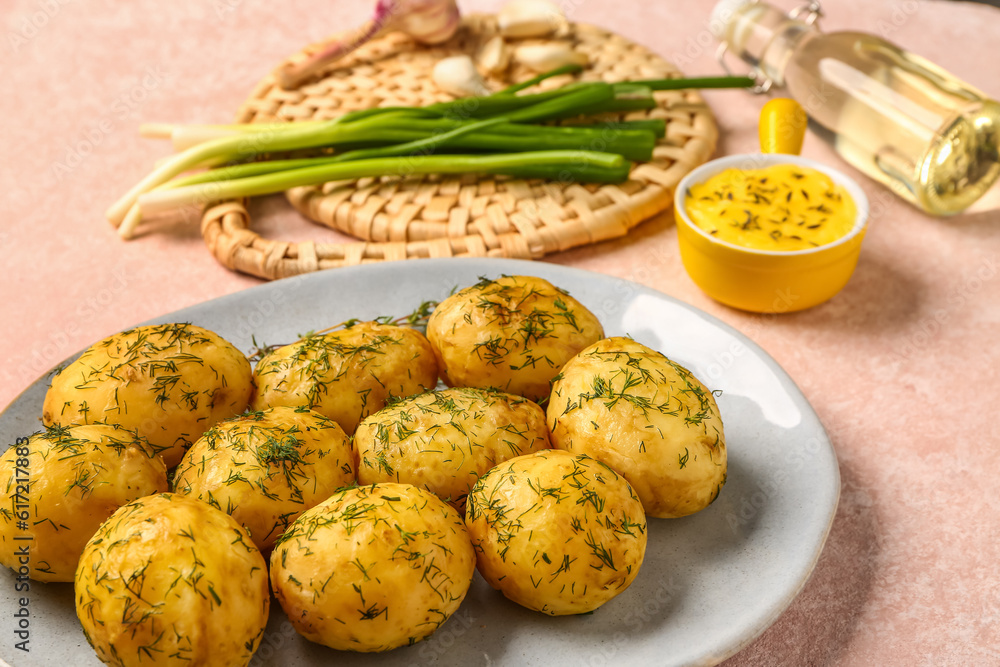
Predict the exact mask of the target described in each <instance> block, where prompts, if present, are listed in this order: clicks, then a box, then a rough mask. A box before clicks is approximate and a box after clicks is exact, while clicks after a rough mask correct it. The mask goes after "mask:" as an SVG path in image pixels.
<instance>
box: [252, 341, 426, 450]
mask: <svg viewBox="0 0 1000 667" xmlns="http://www.w3.org/2000/svg"><path fill="white" fill-rule="evenodd" d="M437 372H438V369H437V361H436V360H435V359H434V352H433V350H432V349H431V346H430V343H429V342H428V341H427V339H426V338H425V337H424V335H423V334H421V333H420V332H419V331H416V330H415V329H410V328H408V327H402V326H396V325H393V324H382V323H380V322H359V323H356V324H353V325H351V326H348V327H347V328H345V329H340V330H338V331H333V332H331V333H325V334H313V335H309V336H306V337H305V338H303V339H302V340H299V341H298V342H295V343H292V344H290V345H285V346H283V347H279V348H277V349H275V350H273V351H271V352H269V353H268V354H266V355H265V356H264V357H263V358H262V359H261V360H260V361H259V362H258V363H257V367H256V368H255V369H254V379H255V380H256V387H257V389H256V392H255V394H254V397H253V400H252V401H251V407H252V409H254V410H263V409H265V408H270V407H275V406H278V405H284V406H288V407H298V406H304V407H307V408H309V409H311V410H315V411H316V412H318V413H320V414H322V415H325V416H327V417H329V418H330V419H333V420H334V421H336V422H337V423H338V424H340V426H341V427H342V428H343V429H344V431H346V432H347V433H348V435H353V434H354V430H355V429H356V428H357V426H358V423H359V422H360V421H361V420H362V419H364V418H365V417H367V416H368V415H370V414H372V413H373V412H378V411H379V410H381V409H382V408H383V407H385V404H386V402H387V401H388V400H389V399H390V398H393V397H398V398H401V397H403V396H410V395H411V394H418V393H421V392H424V391H427V390H428V389H432V388H433V387H434V386H435V385H436V384H437Z"/></svg>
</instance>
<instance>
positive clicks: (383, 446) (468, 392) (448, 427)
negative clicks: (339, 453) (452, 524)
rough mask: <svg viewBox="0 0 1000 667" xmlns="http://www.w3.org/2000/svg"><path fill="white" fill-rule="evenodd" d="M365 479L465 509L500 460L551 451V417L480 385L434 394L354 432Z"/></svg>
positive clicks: (385, 412)
mask: <svg viewBox="0 0 1000 667" xmlns="http://www.w3.org/2000/svg"><path fill="white" fill-rule="evenodd" d="M354 442H355V445H356V446H357V448H358V457H359V459H360V461H359V464H358V481H359V482H361V483H362V484H374V483H375V482H405V483H407V484H414V485H416V486H420V487H422V488H425V489H427V490H428V491H432V492H433V493H435V494H437V495H438V497H440V498H441V499H443V500H445V501H447V502H450V503H451V504H452V505H453V506H454V507H455V508H456V509H458V510H459V511H462V510H464V509H465V497H466V496H467V495H468V494H469V489H471V488H472V485H473V484H475V483H476V480H478V479H479V477H480V476H482V475H483V474H484V473H485V472H486V471H487V470H489V469H490V468H492V467H493V466H495V465H496V464H497V463H501V462H502V461H506V460H507V459H510V458H513V457H515V456H520V455H522V454H530V453H532V452H535V451H538V450H540V449H548V447H549V431H548V427H547V426H546V424H545V412H544V411H543V410H542V409H541V408H540V407H539V406H538V405H537V404H536V403H534V402H532V401H529V400H528V399H526V398H524V397H522V396H515V395H513V394H506V393H503V392H499V391H492V390H486V389H475V388H452V389H445V390H442V391H432V392H427V393H425V394H419V395H417V396H411V397H410V398H406V399H403V400H401V401H399V402H397V403H394V404H392V405H390V406H389V407H387V408H385V409H383V410H380V411H379V412H376V413H375V414H374V415H371V416H369V417H368V418H367V419H365V421H363V422H362V423H361V426H359V427H358V430H357V432H356V433H355V435H354Z"/></svg>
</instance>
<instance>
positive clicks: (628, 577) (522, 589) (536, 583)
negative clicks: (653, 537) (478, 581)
mask: <svg viewBox="0 0 1000 667" xmlns="http://www.w3.org/2000/svg"><path fill="white" fill-rule="evenodd" d="M465 518H466V525H467V526H468V528H469V534H470V535H471V536H472V542H473V546H474V547H475V549H476V558H477V561H478V567H479V572H480V574H482V575H483V578H484V579H486V581H488V582H489V583H490V585H492V586H493V587H494V588H496V589H498V590H500V591H501V592H502V593H503V594H504V595H505V596H507V597H508V598H510V599H511V600H513V601H514V602H516V603H518V604H520V605H522V606H524V607H527V608H528V609H534V610H535V611H540V612H542V613H545V614H549V615H551V616H563V615H567V614H583V613H586V612H589V611H593V610H595V609H597V608H598V607H600V606H601V605H602V604H604V603H605V602H607V601H608V600H611V599H612V598H614V597H615V596H617V595H618V594H619V593H621V592H622V591H624V590H625V589H626V588H628V587H629V585H630V584H631V583H632V581H633V580H634V579H635V577H636V575H638V574H639V567H640V566H641V565H642V560H643V556H644V555H645V553H646V516H645V515H644V514H643V511H642V503H640V502H639V499H638V498H637V497H636V495H635V493H634V492H633V491H632V488H631V487H630V486H629V484H628V482H626V481H625V480H624V479H623V478H622V477H621V476H619V475H618V474H617V473H616V472H615V471H613V470H612V469H611V468H609V467H608V466H606V465H604V464H603V463H601V462H600V461H597V460H595V459H592V458H590V457H589V456H576V455H573V454H569V453H567V452H564V451H561V450H551V449H550V450H546V451H542V452H537V453H535V454H529V455H527V456H519V457H517V458H515V459H511V460H510V461H507V462H506V463H501V464H500V465H498V466H497V467H495V468H494V469H493V470H491V471H489V472H488V473H486V474H485V475H484V476H483V477H482V478H481V479H480V480H479V481H478V482H477V483H476V485H475V486H474V487H473V489H472V493H470V494H469V501H468V505H467V506H466V510H465Z"/></svg>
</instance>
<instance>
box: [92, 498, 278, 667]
mask: <svg viewBox="0 0 1000 667" xmlns="http://www.w3.org/2000/svg"><path fill="white" fill-rule="evenodd" d="M266 566H267V564H266V563H265V562H264V558H263V557H262V556H261V555H260V552H259V551H258V550H257V547H255V546H254V545H253V542H252V541H251V540H250V536H249V535H247V532H246V530H244V528H243V527H242V526H240V525H239V524H237V523H236V521H235V520H233V518H232V517H231V516H229V515H227V514H225V513H224V512H220V511H219V510H217V509H215V508H214V507H211V506H210V505H208V504H207V503H203V502H201V501H199V500H195V499H193V498H187V497H185V496H180V495H176V494H171V493H161V494H159V495H155V496H150V497H147V498H140V499H139V500H135V501H133V502H131V503H129V504H128V505H125V506H124V507H122V508H121V509H119V510H118V511H117V512H115V513H114V514H113V515H111V518H109V519H108V520H107V521H106V522H105V523H104V525H102V526H101V528H100V530H98V531H97V534H95V535H94V537H93V539H92V540H91V541H90V542H89V543H88V544H87V547H86V548H85V549H84V551H83V556H82V557H81V558H80V566H79V568H78V569H77V572H76V582H75V586H74V594H75V596H76V615H77V617H78V618H79V619H80V623H81V624H82V625H83V632H84V635H85V636H86V638H87V641H88V642H89V643H90V645H91V646H92V647H93V649H94V650H95V651H96V652H97V657H98V658H100V659H101V660H102V661H103V662H104V663H105V664H108V665H116V666H119V667H132V666H135V667H149V666H150V665H154V666H155V665H212V666H213V667H230V666H232V667H237V666H241V667H242V666H245V665H247V664H248V663H249V662H250V659H251V657H252V656H253V653H254V651H255V650H256V649H257V646H258V645H259V644H260V639H261V636H262V635H263V633H264V626H265V624H266V623H267V613H268V607H269V604H270V599H271V598H270V595H269V593H268V587H267V569H266Z"/></svg>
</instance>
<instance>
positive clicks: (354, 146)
mask: <svg viewBox="0 0 1000 667" xmlns="http://www.w3.org/2000/svg"><path fill="white" fill-rule="evenodd" d="M579 70H580V68H579V67H577V66H573V65H570V66H567V67H562V68H559V69H557V70H553V71H552V72H548V73H546V74H541V75H539V76H537V77H535V78H533V79H531V80H529V81H525V82H523V83H520V84H517V85H514V86H510V87H509V88H506V89H504V90H502V91H500V92H498V93H495V94H493V95H489V96H486V97H477V98H465V99H458V100H454V101H451V102H443V103H439V104H432V105H429V106H426V107H388V108H378V109H366V110H362V111H353V112H349V113H346V114H344V115H343V116H341V117H339V118H336V119H334V120H329V121H304V122H297V123H267V124H260V125H254V124H244V125H198V126H187V127H183V126H163V125H150V126H146V128H147V129H146V130H145V131H144V133H146V134H149V135H151V136H164V135H169V136H171V138H172V139H173V140H174V141H175V142H176V144H177V145H178V146H181V147H184V146H187V147H186V148H185V149H184V150H182V151H181V152H179V153H178V154H176V155H174V156H173V157H171V158H169V159H168V160H166V161H165V162H163V163H162V164H160V165H158V166H157V167H156V168H155V169H153V171H152V172H150V173H149V174H148V175H147V176H146V177H145V178H143V179H142V180H141V181H140V182H139V183H137V184H136V185H135V186H133V187H132V188H131V189H130V190H129V191H128V192H127V193H125V195H124V196H122V198H121V199H119V200H118V201H117V202H115V203H114V204H113V205H112V206H111V207H110V208H109V209H108V212H107V216H108V219H109V220H111V221H112V222H113V223H115V224H116V225H120V228H119V233H120V234H121V235H122V236H123V237H128V236H130V235H131V233H132V232H133V231H134V228H135V226H136V225H137V224H138V223H139V221H140V220H141V218H142V215H143V214H148V213H150V212H153V211H161V210H164V209H166V208H171V207H174V206H183V205H186V204H190V203H204V202H207V201H218V200H222V199H229V198H239V197H248V196H254V195H259V194H269V193H274V192H280V191H282V190H287V189H289V188H292V187H300V186H305V185H315V184H318V183H323V182H326V181H331V180H343V179H356V178H362V177H374V176H384V175H394V174H395V175H409V174H432V173H438V174H457V173H477V174H491V175H509V176H514V177H518V178H548V179H557V180H563V181H566V180H572V181H580V182H596V183H614V182H621V181H624V180H626V179H627V178H628V174H629V171H630V168H631V164H630V161H635V162H643V161H647V160H649V159H651V157H652V154H653V149H654V148H655V145H656V140H657V139H658V138H662V137H663V136H664V135H665V132H666V121H664V120H662V119H649V120H635V121H623V122H594V120H593V119H590V120H589V121H588V120H587V117H589V116H594V115H597V114H605V113H621V112H628V111H635V110H644V109H651V108H653V107H655V106H656V104H657V102H656V100H655V98H654V93H655V92H656V91H661V90H680V89H685V88H734V87H748V86H752V85H753V83H754V82H753V79H750V78H749V77H714V78H699V79H653V80H648V81H634V82H627V83H616V84H609V83H605V82H603V81H593V82H576V83H571V84H569V85H566V86H563V87H561V88H557V89H554V90H548V91H544V92H540V93H533V94H521V93H522V91H524V90H525V89H527V88H530V87H531V86H534V85H536V84H538V83H540V82H541V81H544V80H546V79H548V78H550V77H553V76H558V75H561V74H570V73H575V72H578V71H579ZM560 120H566V121H569V122H568V123H567V124H564V125H560V126H553V125H542V124H541V123H550V122H552V121H560ZM432 152H433V153H435V155H427V153H432ZM445 153H456V154H445ZM206 167H207V168H209V169H208V170H207V171H202V172H199V173H194V174H189V175H183V174H184V173H185V172H189V171H192V170H196V169H204V168H206Z"/></svg>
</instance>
